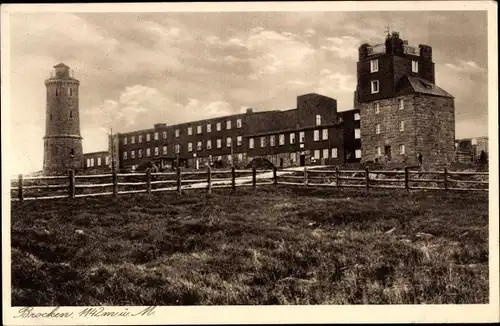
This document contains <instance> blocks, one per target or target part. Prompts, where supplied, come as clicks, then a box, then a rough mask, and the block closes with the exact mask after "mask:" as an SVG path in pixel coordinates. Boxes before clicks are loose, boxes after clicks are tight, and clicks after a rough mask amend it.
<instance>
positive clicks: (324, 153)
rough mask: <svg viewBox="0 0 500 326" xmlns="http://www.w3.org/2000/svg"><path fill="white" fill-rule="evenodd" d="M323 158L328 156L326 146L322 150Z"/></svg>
mask: <svg viewBox="0 0 500 326" xmlns="http://www.w3.org/2000/svg"><path fill="white" fill-rule="evenodd" d="M323 158H328V148H325V149H324V150H323Z"/></svg>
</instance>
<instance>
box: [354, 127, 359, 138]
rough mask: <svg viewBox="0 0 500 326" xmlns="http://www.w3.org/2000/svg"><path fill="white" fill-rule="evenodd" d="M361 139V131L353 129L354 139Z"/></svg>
mask: <svg viewBox="0 0 500 326" xmlns="http://www.w3.org/2000/svg"><path fill="white" fill-rule="evenodd" d="M360 138H361V129H359V128H356V129H354V139H360Z"/></svg>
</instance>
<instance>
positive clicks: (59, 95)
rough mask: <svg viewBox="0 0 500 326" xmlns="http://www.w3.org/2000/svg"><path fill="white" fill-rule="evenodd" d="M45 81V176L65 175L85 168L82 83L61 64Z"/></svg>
mask: <svg viewBox="0 0 500 326" xmlns="http://www.w3.org/2000/svg"><path fill="white" fill-rule="evenodd" d="M54 68H55V74H51V77H50V78H49V79H47V80H45V87H46V88H47V105H46V118H45V120H46V124H45V136H44V137H43V139H44V155H43V172H44V174H66V173H68V170H71V169H75V170H80V169H81V168H82V167H83V150H82V136H81V135H80V115H79V109H78V86H79V85H80V82H79V81H78V80H76V79H75V78H73V77H71V76H70V71H69V67H68V66H66V65H65V64H63V63H60V64H58V65H56V66H54Z"/></svg>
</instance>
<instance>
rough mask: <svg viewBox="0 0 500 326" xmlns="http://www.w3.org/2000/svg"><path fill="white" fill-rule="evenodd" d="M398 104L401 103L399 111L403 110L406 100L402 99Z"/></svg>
mask: <svg viewBox="0 0 500 326" xmlns="http://www.w3.org/2000/svg"><path fill="white" fill-rule="evenodd" d="M398 102H399V109H400V110H403V109H404V108H405V100H404V99H402V98H400V99H399V100H398Z"/></svg>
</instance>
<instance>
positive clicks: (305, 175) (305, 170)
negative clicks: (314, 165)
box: [304, 166, 309, 186]
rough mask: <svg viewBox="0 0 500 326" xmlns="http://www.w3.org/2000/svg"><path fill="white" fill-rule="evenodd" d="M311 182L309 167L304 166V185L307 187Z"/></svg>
mask: <svg viewBox="0 0 500 326" xmlns="http://www.w3.org/2000/svg"><path fill="white" fill-rule="evenodd" d="M308 183H309V181H308V180H307V166H304V185H305V186H307V184H308Z"/></svg>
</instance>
